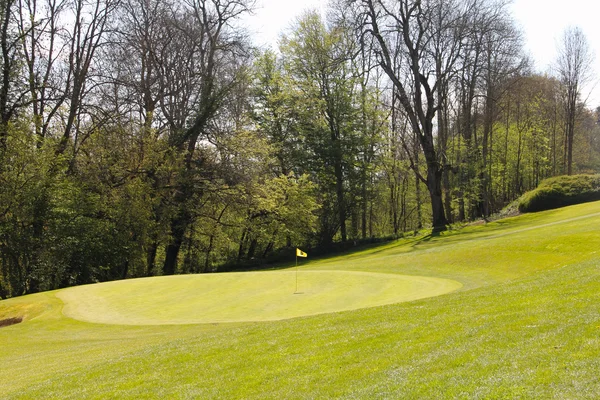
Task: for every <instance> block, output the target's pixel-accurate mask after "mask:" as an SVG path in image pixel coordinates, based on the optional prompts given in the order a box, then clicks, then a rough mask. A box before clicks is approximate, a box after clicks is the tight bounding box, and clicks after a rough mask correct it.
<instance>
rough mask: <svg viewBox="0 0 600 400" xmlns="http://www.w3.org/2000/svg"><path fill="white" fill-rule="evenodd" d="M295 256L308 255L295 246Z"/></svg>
mask: <svg viewBox="0 0 600 400" xmlns="http://www.w3.org/2000/svg"><path fill="white" fill-rule="evenodd" d="M296 257H308V255H307V254H306V253H305V252H303V251H302V250H300V249H298V248H296Z"/></svg>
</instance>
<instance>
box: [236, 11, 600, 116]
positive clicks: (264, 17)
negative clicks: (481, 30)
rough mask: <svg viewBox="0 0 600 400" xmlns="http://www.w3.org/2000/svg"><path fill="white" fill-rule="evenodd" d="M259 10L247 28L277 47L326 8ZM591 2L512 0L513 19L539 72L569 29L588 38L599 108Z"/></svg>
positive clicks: (599, 23) (591, 89)
mask: <svg viewBox="0 0 600 400" xmlns="http://www.w3.org/2000/svg"><path fill="white" fill-rule="evenodd" d="M256 2H257V9H256V11H255V13H254V16H252V17H251V18H249V19H248V21H247V25H248V27H249V29H250V31H251V34H252V35H253V37H254V42H255V43H256V44H258V45H266V46H270V47H272V48H273V49H275V48H276V47H277V38H278V37H279V35H280V33H281V32H282V31H283V30H285V29H287V28H289V26H290V25H291V23H292V22H293V21H294V19H295V18H296V17H297V16H299V15H300V14H301V13H302V12H303V11H304V10H307V9H311V8H317V9H320V10H324V9H325V5H326V1H325V0H323V1H320V0H256ZM594 3H595V2H594V1H590V0H513V5H512V10H513V16H514V18H515V20H516V21H517V24H519V25H520V27H521V28H522V30H523V33H524V36H525V51H526V52H527V53H529V54H530V55H531V57H532V59H533V60H534V64H535V68H536V70H537V71H538V72H542V73H543V72H549V71H550V67H551V64H552V62H553V60H554V58H555V57H556V47H557V44H558V43H559V41H560V39H561V37H562V34H563V31H564V29H565V28H566V27H568V26H578V27H579V28H581V29H582V31H583V32H584V34H585V35H586V37H587V40H588V43H589V44H590V48H591V50H592V52H593V53H594V54H595V56H596V59H595V62H594V71H593V76H594V78H593V79H592V82H591V83H590V84H589V85H588V88H587V89H586V90H585V91H586V93H585V94H588V93H589V94H590V97H589V101H588V106H589V107H595V106H596V105H600V83H599V79H598V77H599V76H600V20H599V19H598V15H600V14H599V13H598V11H597V8H596V7H595V6H594Z"/></svg>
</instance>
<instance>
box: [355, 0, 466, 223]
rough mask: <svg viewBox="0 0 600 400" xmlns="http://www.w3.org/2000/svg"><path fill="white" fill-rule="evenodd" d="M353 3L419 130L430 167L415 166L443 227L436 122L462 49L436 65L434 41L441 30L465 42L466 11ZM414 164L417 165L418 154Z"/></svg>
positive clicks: (407, 3)
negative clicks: (444, 88) (462, 34)
mask: <svg viewBox="0 0 600 400" xmlns="http://www.w3.org/2000/svg"><path fill="white" fill-rule="evenodd" d="M349 4H350V5H351V6H356V7H357V8H358V10H359V14H360V15H359V16H358V17H357V21H360V22H361V23H360V25H359V27H358V29H359V32H360V36H363V35H372V36H373V37H374V39H375V42H376V47H375V53H376V55H377V57H378V61H379V65H380V67H381V68H382V69H383V71H384V72H385V73H386V74H387V76H388V77H389V79H390V81H391V82H392V84H393V86H394V89H395V90H394V95H395V96H396V97H397V99H398V102H399V103H400V104H401V106H402V109H403V111H404V113H405V116H406V118H407V119H408V121H409V125H410V127H411V128H412V130H413V132H414V134H415V135H416V136H417V139H418V142H419V144H420V146H421V150H422V152H423V155H424V157H425V162H426V165H427V172H426V177H423V176H422V174H421V173H420V172H419V171H418V170H417V169H416V168H415V173H417V174H418V176H419V179H420V180H421V181H423V182H424V183H425V184H426V185H427V188H428V190H429V195H430V198H431V210H432V220H433V221H432V222H433V228H434V230H438V231H439V230H444V229H445V227H446V225H447V224H448V220H447V218H446V215H445V212H444V205H443V202H442V174H443V171H444V165H443V163H442V160H441V158H440V153H439V149H438V148H437V146H436V143H435V138H434V134H435V128H434V122H435V117H436V113H437V112H439V111H440V108H441V104H442V103H443V100H442V99H441V98H440V91H439V88H440V85H443V84H444V82H446V81H448V79H449V75H450V74H452V73H453V72H454V67H455V63H456V62H457V53H456V52H454V53H453V56H451V57H447V58H446V59H445V62H444V63H443V64H441V65H438V68H437V70H436V60H435V57H432V54H435V51H434V49H432V47H431V46H432V44H435V43H439V41H436V40H434V36H435V35H438V34H441V35H443V36H445V37H447V38H449V42H448V43H449V44H450V46H449V48H454V47H457V48H458V47H459V46H460V44H461V40H462V38H461V37H460V34H459V33H460V32H461V30H460V29H457V28H458V27H459V26H460V25H461V23H462V20H463V18H464V13H465V11H464V10H462V9H461V8H460V7H458V4H457V6H456V7H448V13H446V14H445V15H443V18H439V17H440V14H439V13H438V12H437V11H439V9H440V7H442V4H441V2H439V1H419V0H401V1H399V2H390V1H385V0H350V2H349ZM465 8H466V9H467V10H468V9H469V7H468V6H467V7H465ZM436 16H437V17H438V18H436ZM390 28H391V29H390ZM440 32H441V33H440ZM457 34H458V35H457ZM442 93H443V92H442ZM412 165H413V166H415V163H414V160H413V162H412Z"/></svg>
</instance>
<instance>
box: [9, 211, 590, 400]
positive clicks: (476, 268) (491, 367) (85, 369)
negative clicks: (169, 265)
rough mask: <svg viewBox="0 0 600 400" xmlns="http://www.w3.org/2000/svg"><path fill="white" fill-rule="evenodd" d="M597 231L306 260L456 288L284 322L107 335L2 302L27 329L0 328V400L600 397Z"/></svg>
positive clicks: (567, 224)
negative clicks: (457, 285) (23, 313)
mask: <svg viewBox="0 0 600 400" xmlns="http://www.w3.org/2000/svg"><path fill="white" fill-rule="evenodd" d="M598 226H600V202H597V203H589V204H584V205H579V206H574V207H569V208H564V209H559V210H554V211H547V212H543V213H539V214H532V215H526V216H522V217H518V218H513V219H507V220H503V221H499V222H497V223H493V224H489V225H487V226H473V227H467V228H465V229H463V230H461V231H457V232H450V233H448V234H445V235H443V236H442V237H437V238H429V239H425V240H416V241H406V242H398V243H395V244H388V245H385V246H383V247H378V248H373V249H369V250H365V251H362V252H360V253H354V254H351V255H346V256H340V257H336V258H331V259H324V260H320V261H313V262H311V263H309V264H308V265H307V266H306V268H308V269H340V270H342V269H350V270H360V271H371V272H377V271H381V272H392V273H401V274H415V275H422V276H428V275H429V276H438V277H443V278H450V279H455V280H458V281H460V282H462V283H463V284H464V285H465V286H464V287H463V289H461V290H460V291H459V292H455V293H451V294H447V295H443V296H440V297H436V298H430V299H425V300H418V301H414V302H410V303H400V304H394V305H388V306H381V307H375V308H369V309H362V310H356V311H349V312H342V313H335V314H325V315H319V316H313V317H303V318H296V319H291V320H285V321H276V322H260V323H238V324H204V325H179V326H121V325H103V324H91V323H85V322H79V321H75V320H72V319H69V318H65V317H63V316H62V314H61V306H62V303H61V302H60V300H59V299H57V298H56V296H55V295H54V293H52V292H50V293H42V294H38V295H34V296H29V297H25V298H17V299H12V300H9V301H4V302H1V303H0V318H2V317H3V316H8V315H14V314H15V313H18V312H19V313H20V311H17V310H22V309H24V308H25V307H27V308H28V311H27V313H28V315H27V319H28V320H27V321H26V322H25V323H23V324H19V325H14V326H11V327H7V328H2V329H0V388H1V389H0V397H6V398H20V397H23V398H44V397H61V398H81V397H93V398H107V397H120V398H122V397H131V398H146V397H148V398H165V397H169V398H195V397H202V398H207V397H212V398H223V397H228V398H257V399H258V398H282V397H286V398H290V397H299V398H300V397H302V398H317V397H344V398H373V397H384V398H386V397H387V398H389V397H396V398H398V397H403V398H440V397H466V398H500V397H502V398H505V397H510V398H517V397H523V398H534V397H535V398H544V399H545V398H553V397H554V398H597V397H598V396H599V395H600V377H599V376H598V374H597V371H599V370H600V279H599V278H600V258H598V254H597V251H598V250H599V249H600V231H599V230H598ZM32 304H33V306H32ZM19 315H20V314H19ZM36 316H37V317H36Z"/></svg>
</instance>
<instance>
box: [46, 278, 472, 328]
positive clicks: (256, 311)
mask: <svg viewBox="0 0 600 400" xmlns="http://www.w3.org/2000/svg"><path fill="white" fill-rule="evenodd" d="M461 286H462V285H461V283H459V282H457V281H452V280H448V279H441V278H431V277H422V276H406V275H394V274H381V273H367V272H351V271H300V272H299V273H298V291H297V292H295V290H296V272H295V271H272V272H243V273H226V274H204V275H176V276H165V277H155V278H142V279H130V280H125V281H116V282H108V283H101V284H95V285H85V286H79V287H73V288H69V289H65V290H62V291H60V292H58V293H57V296H58V297H59V298H60V299H61V300H62V301H63V302H64V303H65V306H64V308H63V313H64V314H65V315H66V316H68V317H71V318H74V319H78V320H82V321H88V322H97V323H105V324H123V325H164V324H193V323H216V322H242V321H270V320H281V319H287V318H294V317H300V316H304V315H314V314H323V313H331V312H336V311H347V310H355V309H359V308H367V307H374V306H380V305H385V304H392V303H399V302H403V301H410V300H416V299H422V298H426V297H433V296H437V295H441V294H444V293H448V292H451V291H454V290H457V289H458V288H460V287H461Z"/></svg>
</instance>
